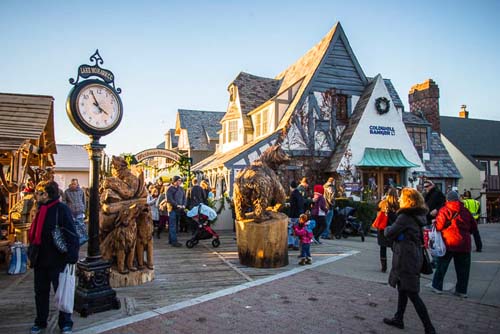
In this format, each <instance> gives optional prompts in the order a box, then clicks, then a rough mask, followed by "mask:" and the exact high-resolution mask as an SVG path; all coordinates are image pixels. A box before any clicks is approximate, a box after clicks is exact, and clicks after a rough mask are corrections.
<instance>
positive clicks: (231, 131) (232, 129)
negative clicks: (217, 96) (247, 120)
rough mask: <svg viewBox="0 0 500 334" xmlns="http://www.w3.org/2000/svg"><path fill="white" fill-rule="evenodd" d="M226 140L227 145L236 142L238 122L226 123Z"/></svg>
mask: <svg viewBox="0 0 500 334" xmlns="http://www.w3.org/2000/svg"><path fill="white" fill-rule="evenodd" d="M227 123H228V124H227V125H228V126H227V139H228V143H231V142H233V141H237V140H238V120H233V121H228V122H227Z"/></svg>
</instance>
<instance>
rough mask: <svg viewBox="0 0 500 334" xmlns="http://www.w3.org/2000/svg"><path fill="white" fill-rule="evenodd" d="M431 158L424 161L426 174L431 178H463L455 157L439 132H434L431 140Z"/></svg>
mask: <svg viewBox="0 0 500 334" xmlns="http://www.w3.org/2000/svg"><path fill="white" fill-rule="evenodd" d="M429 148H430V154H431V159H430V160H426V161H423V163H424V165H425V169H426V171H425V176H426V177H431V178H457V179H459V178H461V177H462V175H461V174H460V172H459V171H458V169H457V167H456V166H455V163H454V162H453V159H452V158H451V157H450V154H449V153H448V151H447V150H446V147H445V146H444V145H443V142H442V141H441V137H440V135H439V133H437V132H432V134H431V141H430V145H429Z"/></svg>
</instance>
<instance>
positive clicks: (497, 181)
mask: <svg viewBox="0 0 500 334" xmlns="http://www.w3.org/2000/svg"><path fill="white" fill-rule="evenodd" d="M486 189H488V191H493V190H500V176H498V175H490V176H487V177H486Z"/></svg>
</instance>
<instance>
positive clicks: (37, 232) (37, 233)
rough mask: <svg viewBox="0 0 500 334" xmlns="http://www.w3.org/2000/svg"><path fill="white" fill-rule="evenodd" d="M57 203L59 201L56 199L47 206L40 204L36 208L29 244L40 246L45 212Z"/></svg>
mask: <svg viewBox="0 0 500 334" xmlns="http://www.w3.org/2000/svg"><path fill="white" fill-rule="evenodd" d="M57 203H59V199H56V200H55V201H53V202H51V203H49V204H42V205H40V207H39V208H38V212H37V213H36V216H35V219H34V220H33V223H32V224H31V227H30V233H29V239H30V243H31V244H33V245H40V244H41V243H42V229H43V224H44V223H45V217H46V216H47V211H48V210H49V208H51V207H53V206H54V205H56V204H57Z"/></svg>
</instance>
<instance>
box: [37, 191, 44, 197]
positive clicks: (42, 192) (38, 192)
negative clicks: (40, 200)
mask: <svg viewBox="0 0 500 334" xmlns="http://www.w3.org/2000/svg"><path fill="white" fill-rule="evenodd" d="M36 194H37V195H38V196H42V195H43V194H45V191H37V192H36Z"/></svg>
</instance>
